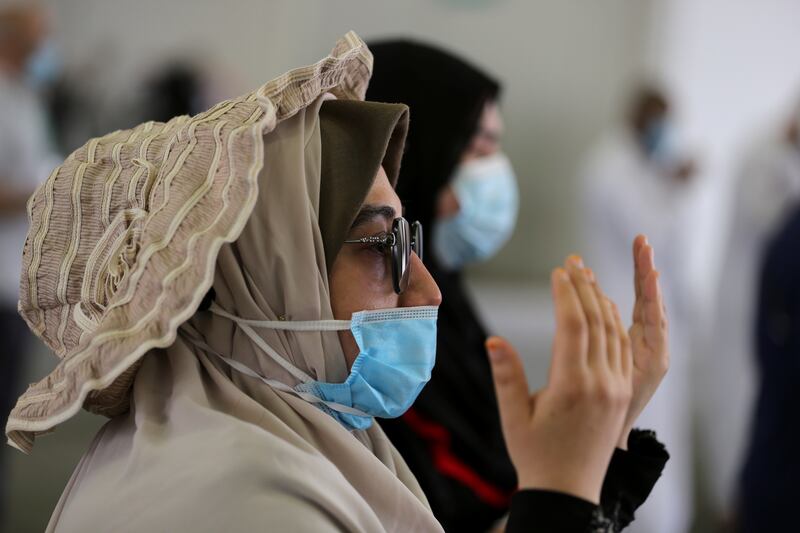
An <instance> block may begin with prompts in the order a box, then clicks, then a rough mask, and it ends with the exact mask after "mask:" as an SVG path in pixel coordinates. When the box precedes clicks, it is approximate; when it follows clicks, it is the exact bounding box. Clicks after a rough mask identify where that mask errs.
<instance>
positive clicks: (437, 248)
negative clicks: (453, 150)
mask: <svg viewBox="0 0 800 533" xmlns="http://www.w3.org/2000/svg"><path fill="white" fill-rule="evenodd" d="M451 186H452V187H453V191H454V193H455V195H456V198H457V199H458V203H459V208H460V209H459V212H458V214H456V215H455V216H452V217H450V218H447V219H444V220H437V221H436V222H435V223H434V225H433V253H434V254H435V255H436V258H437V259H438V261H439V263H440V264H441V265H442V266H443V267H444V268H446V269H448V270H457V269H460V268H461V267H463V266H464V265H466V264H467V263H471V262H476V261H484V260H486V259H488V258H489V257H491V256H492V255H494V254H495V253H496V252H497V251H498V250H499V249H500V247H502V246H503V245H504V244H505V243H506V241H507V240H508V239H509V238H510V237H511V233H512V232H513V231H514V225H515V224H516V221H517V211H518V210H519V191H518V189H517V180H516V178H515V177H514V170H513V169H512V168H511V163H510V162H509V161H508V158H507V157H506V156H505V155H503V154H502V153H497V154H495V155H491V156H488V157H482V158H480V159H475V160H473V161H469V162H467V163H464V164H462V165H461V166H460V167H459V168H458V170H457V171H456V174H455V177H454V178H453V181H452V183H451Z"/></svg>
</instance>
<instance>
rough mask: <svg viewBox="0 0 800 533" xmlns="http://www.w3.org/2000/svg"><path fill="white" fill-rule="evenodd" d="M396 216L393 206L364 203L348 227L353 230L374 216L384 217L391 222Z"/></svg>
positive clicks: (374, 217)
mask: <svg viewBox="0 0 800 533" xmlns="http://www.w3.org/2000/svg"><path fill="white" fill-rule="evenodd" d="M396 216H397V212H396V211H395V210H394V207H392V206H390V205H373V204H365V205H363V206H362V207H361V210H360V211H359V212H358V214H357V215H356V219H355V220H354V221H353V224H352V225H351V226H350V229H351V230H353V229H355V228H357V227H359V226H363V225H364V224H366V223H368V222H371V221H372V220H374V219H376V218H384V219H386V221H387V222H391V221H392V220H394V219H395V218H396Z"/></svg>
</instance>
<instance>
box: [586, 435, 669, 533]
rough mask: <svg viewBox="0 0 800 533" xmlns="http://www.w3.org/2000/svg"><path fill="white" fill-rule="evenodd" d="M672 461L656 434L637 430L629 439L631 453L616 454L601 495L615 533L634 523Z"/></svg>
mask: <svg viewBox="0 0 800 533" xmlns="http://www.w3.org/2000/svg"><path fill="white" fill-rule="evenodd" d="M668 459H669V454H668V453H667V450H666V449H665V448H664V445H663V444H661V443H660V442H659V441H658V440H656V434H655V433H654V432H652V431H644V430H637V429H635V430H633V431H631V434H630V436H629V437H628V450H627V451H625V450H621V449H619V448H617V449H616V450H614V455H613V456H612V457H611V463H610V464H609V465H608V472H607V473H606V478H605V480H604V481H603V490H602V493H601V494H600V506H601V508H602V511H603V513H602V514H603V515H604V516H605V518H606V519H607V520H608V521H610V522H611V523H613V525H614V531H621V530H622V529H624V528H625V527H626V526H628V524H630V523H631V522H632V521H633V518H634V511H636V509H638V508H639V506H640V505H642V504H643V503H644V501H645V500H646V499H647V497H648V496H649V495H650V491H652V490H653V487H654V486H655V484H656V481H658V478H659V477H661V472H662V471H663V470H664V466H665V465H666V464H667V460H668Z"/></svg>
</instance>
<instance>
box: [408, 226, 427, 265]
mask: <svg viewBox="0 0 800 533" xmlns="http://www.w3.org/2000/svg"><path fill="white" fill-rule="evenodd" d="M411 233H412V234H413V235H414V238H413V240H412V241H411V250H412V251H413V252H414V253H415V254H417V257H419V260H420V261H422V252H423V250H424V246H423V241H422V224H420V223H419V221H417V222H414V223H413V224H412V225H411Z"/></svg>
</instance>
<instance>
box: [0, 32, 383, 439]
mask: <svg viewBox="0 0 800 533" xmlns="http://www.w3.org/2000/svg"><path fill="white" fill-rule="evenodd" d="M371 68H372V55H371V54H370V52H369V50H368V49H367V47H366V45H365V44H364V42H363V41H362V40H361V39H360V38H359V37H358V36H357V35H356V34H355V33H354V32H349V33H347V34H346V35H345V36H344V37H343V38H342V39H340V40H339V41H338V42H337V44H336V46H335V48H334V49H333V51H332V53H331V54H330V55H329V56H327V57H325V58H324V59H322V60H321V61H319V62H317V63H315V64H313V65H310V66H307V67H301V68H298V69H294V70H292V71H289V72H287V73H285V74H283V75H282V76H279V77H278V78H275V79H273V80H272V81H270V82H268V83H267V84H265V85H263V86H262V87H260V88H259V89H257V90H256V91H254V92H252V93H250V94H248V95H245V96H243V97H240V98H237V99H233V100H229V101H225V102H222V103H220V104H218V105H216V106H214V107H213V108H212V109H210V110H208V111H206V112H205V113H201V114H200V115H197V116H196V117H192V118H190V119H188V120H187V118H186V117H178V118H176V119H173V120H172V121H170V122H168V123H167V124H164V125H161V126H162V127H164V128H165V129H168V128H169V127H172V128H175V129H176V133H174V134H173V135H175V136H180V135H186V134H187V132H189V131H190V126H191V124H192V123H195V122H197V121H220V120H222V117H224V116H225V114H226V113H229V112H230V111H231V110H232V109H233V108H234V107H236V106H239V107H240V112H239V113H238V114H239V115H241V114H242V113H241V111H242V110H252V112H251V113H249V116H248V119H247V120H245V121H243V122H241V123H240V124H239V125H238V126H239V127H235V128H234V127H232V128H229V130H228V133H229V136H228V139H227V143H226V145H225V146H224V148H223V149H225V150H228V151H229V153H232V151H233V150H234V149H236V150H242V149H244V150H246V159H247V162H248V164H247V165H239V168H238V170H239V172H240V174H238V175H237V174H235V173H234V172H230V175H228V176H219V175H217V176H216V177H215V178H214V181H215V182H216V183H217V184H218V183H219V182H220V181H222V180H225V181H226V182H227V184H226V185H224V186H222V188H223V189H224V194H226V195H228V194H229V195H230V196H229V197H228V201H227V202H225V206H227V207H228V208H225V209H223V210H222V211H220V212H216V213H215V212H207V213H204V215H205V216H204V217H202V215H203V214H201V218H202V219H203V220H205V221H208V219H212V224H211V225H209V226H208V227H206V225H204V224H202V223H201V224H199V225H198V224H193V225H192V227H193V228H198V227H200V228H205V229H203V230H202V231H201V230H194V231H190V232H188V233H186V234H185V235H184V237H185V238H184V239H183V242H184V243H189V244H188V246H187V250H186V252H185V255H180V256H178V257H177V258H176V257H175V254H174V253H173V252H174V248H171V247H163V248H161V249H160V250H156V251H155V252H153V253H152V255H150V256H149V257H147V259H146V260H145V261H143V262H142V263H140V264H137V265H134V268H133V269H132V270H131V272H130V273H129V275H128V276H127V277H128V282H127V283H126V284H125V285H124V286H121V287H120V288H119V291H118V293H117V294H116V295H115V297H114V299H113V300H112V301H110V302H109V306H108V311H107V312H106V314H105V315H104V316H103V317H102V319H101V320H100V321H99V323H98V324H97V326H96V327H95V329H94V330H93V331H92V334H91V335H90V336H87V338H83V339H81V342H80V344H79V346H78V348H77V349H76V350H75V351H74V352H73V353H66V354H63V359H62V361H61V362H60V363H59V364H58V366H57V367H56V368H55V370H54V371H53V372H52V373H51V374H50V375H48V376H47V377H46V378H44V379H43V380H41V381H40V382H38V383H36V384H34V385H31V386H30V387H29V388H28V390H27V391H26V392H25V393H24V394H23V395H22V396H21V397H20V399H19V401H18V403H17V405H16V407H15V408H14V409H13V410H12V412H11V413H10V415H9V418H8V423H7V425H6V435H7V437H8V443H9V444H10V445H11V446H13V447H15V448H17V449H19V450H21V451H23V452H25V453H29V452H30V451H31V450H32V448H33V443H34V440H35V438H36V436H38V435H40V434H43V433H48V432H50V431H53V430H54V428H55V427H56V426H57V425H59V424H61V423H63V422H65V421H66V420H68V419H70V418H71V417H72V416H74V415H75V414H77V413H78V412H79V411H80V409H81V407H84V408H86V409H87V410H89V411H91V412H95V413H98V414H103V415H106V416H114V415H116V414H119V413H122V412H125V411H126V410H127V409H128V407H129V396H128V394H129V389H130V386H131V384H132V382H133V378H134V376H135V374H136V370H137V369H138V365H139V364H140V362H141V358H142V357H143V356H144V355H145V354H146V353H148V352H149V351H150V350H153V349H157V348H163V347H166V346H169V345H170V344H172V342H174V340H175V336H176V331H177V329H178V327H179V326H180V324H181V323H183V322H184V321H186V320H187V319H188V318H189V317H190V316H191V315H192V314H193V313H194V312H195V310H196V309H197V307H198V306H199V304H200V302H201V301H202V299H203V297H204V295H205V294H206V292H207V291H208V289H209V288H210V286H211V284H212V282H213V275H214V267H215V263H216V257H217V254H218V252H219V249H220V247H221V246H222V245H223V244H224V243H227V242H232V241H234V240H236V238H237V237H238V235H239V234H240V233H241V231H242V229H243V228H244V226H245V224H246V222H247V220H248V218H249V216H250V213H251V212H252V209H253V207H254V205H255V200H256V198H257V190H258V183H257V177H258V175H259V173H260V171H261V168H262V166H263V161H262V158H263V146H264V144H263V135H264V134H266V133H268V132H269V131H271V130H273V129H274V128H275V127H276V125H277V124H278V123H279V122H280V121H282V120H285V119H286V118H289V117H291V116H292V115H294V114H295V113H296V112H297V111H298V110H299V109H302V108H304V107H306V106H308V105H309V104H310V103H311V102H313V101H314V100H315V99H316V98H318V97H319V96H320V95H321V94H323V93H325V92H331V93H333V94H334V95H335V96H337V97H338V98H343V99H358V100H363V98H364V94H365V92H366V87H367V83H368V81H369V76H370V73H371ZM245 114H248V113H245ZM220 132H221V130H220ZM234 132H235V134H236V136H234ZM117 133H118V132H115V133H112V134H109V135H108V136H106V137H110V136H114V135H115V134H117ZM102 139H103V138H101V139H93V140H91V141H89V143H87V146H88V147H89V148H88V149H87V150H86V152H87V153H90V152H91V151H92V145H93V146H97V143H98V142H102ZM234 147H235V148H234ZM219 149H220V147H219V145H217V147H216V150H219ZM79 151H80V150H79ZM76 153H77V152H76ZM65 164H66V163H65ZM62 166H63V165H62ZM60 168H61V167H59V168H57V169H56V170H55V171H54V172H53V173H52V174H51V176H50V178H49V179H48V181H47V182H46V183H45V184H43V185H42V187H40V189H39V190H38V191H37V193H36V195H45V196H46V195H47V194H48V190H49V192H52V185H50V188H49V189H48V184H51V183H52V182H54V181H55V179H56V178H57V177H58V175H59V169H60ZM244 168H247V170H246V171H242V170H243V169H244ZM36 195H35V196H36ZM29 209H30V208H29ZM175 214H176V213H174V212H173V213H171V214H170V213H164V216H175ZM186 216H188V215H186ZM167 225H169V224H167ZM34 229H35V228H33V227H32V229H31V237H33V233H34ZM140 253H141V252H140ZM187 265H191V266H192V268H187ZM148 278H150V281H151V282H152V285H155V286H156V287H158V288H159V289H160V290H159V292H158V293H157V294H155V295H152V294H148V295H145V296H141V295H142V290H141V287H142V286H145V284H147V282H148ZM173 278H174V281H175V282H174V283H172V284H168V285H167V284H163V281H164V280H171V279H173ZM152 285H151V286H152ZM128 288H130V289H131V290H130V291H127V290H126V289H128ZM134 288H135V289H136V290H133V289H134ZM137 291H138V292H137ZM137 294H138V295H139V296H141V297H143V298H145V299H146V300H147V301H148V302H149V303H150V304H151V306H150V307H151V309H152V310H153V311H154V312H152V313H148V314H147V315H146V316H145V317H144V318H143V319H141V320H139V321H138V322H137V323H135V324H131V320H130V317H129V316H128V313H127V311H128V310H129V307H130V306H131V305H132V304H133V303H137V302H136V299H137ZM138 304H139V306H140V307H142V302H138ZM34 314H35V313H31V312H30V311H29V310H26V311H25V312H23V317H24V318H25V319H26V321H27V322H28V324H29V325H30V326H31V328H32V329H33V331H34V332H36V333H37V334H41V333H42V332H41V331H40V330H41V325H40V324H41V321H38V320H36V317H35V316H33V315H34Z"/></svg>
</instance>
